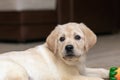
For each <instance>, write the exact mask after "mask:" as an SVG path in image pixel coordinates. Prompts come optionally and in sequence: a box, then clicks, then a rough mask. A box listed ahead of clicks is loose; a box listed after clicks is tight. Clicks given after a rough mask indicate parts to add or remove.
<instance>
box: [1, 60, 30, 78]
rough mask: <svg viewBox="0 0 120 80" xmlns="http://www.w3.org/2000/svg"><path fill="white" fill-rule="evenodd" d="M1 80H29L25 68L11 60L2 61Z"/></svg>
mask: <svg viewBox="0 0 120 80" xmlns="http://www.w3.org/2000/svg"><path fill="white" fill-rule="evenodd" d="M0 80H29V77H28V74H27V72H26V71H25V69H24V68H23V67H21V66H20V65H18V64H16V63H14V62H13V61H10V60H0Z"/></svg>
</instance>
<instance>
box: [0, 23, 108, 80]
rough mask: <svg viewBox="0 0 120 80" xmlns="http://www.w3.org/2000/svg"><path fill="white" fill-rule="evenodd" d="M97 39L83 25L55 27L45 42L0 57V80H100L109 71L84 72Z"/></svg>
mask: <svg viewBox="0 0 120 80" xmlns="http://www.w3.org/2000/svg"><path fill="white" fill-rule="evenodd" d="M96 40H97V38H96V35H95V34H94V33H93V32H92V31H91V30H90V29H89V28H87V26H86V25H85V24H83V23H80V24H79V23H67V24H64V25H58V26H57V27H56V28H55V29H54V30H53V31H52V32H51V34H50V35H49V36H48V38H47V40H46V42H45V43H44V44H42V45H39V46H37V47H34V48H31V49H28V50H25V51H12V52H7V53H4V54H1V55H0V80H103V79H102V78H107V77H108V74H109V72H108V70H105V69H102V68H99V69H98V68H96V69H93V68H87V67H86V66H85V57H86V53H87V51H88V50H89V49H90V48H91V47H93V45H94V44H95V43H96Z"/></svg>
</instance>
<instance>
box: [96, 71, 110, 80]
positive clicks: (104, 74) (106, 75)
mask: <svg viewBox="0 0 120 80" xmlns="http://www.w3.org/2000/svg"><path fill="white" fill-rule="evenodd" d="M98 71H99V73H100V75H101V78H109V70H106V69H99V70H98Z"/></svg>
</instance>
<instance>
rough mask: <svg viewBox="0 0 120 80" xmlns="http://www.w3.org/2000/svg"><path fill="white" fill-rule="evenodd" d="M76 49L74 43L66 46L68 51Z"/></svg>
mask: <svg viewBox="0 0 120 80" xmlns="http://www.w3.org/2000/svg"><path fill="white" fill-rule="evenodd" d="M73 49H74V47H73V45H67V46H66V47H65V50H66V51H68V52H69V51H72V50H73Z"/></svg>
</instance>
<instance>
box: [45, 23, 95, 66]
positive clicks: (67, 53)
mask: <svg viewBox="0 0 120 80" xmlns="http://www.w3.org/2000/svg"><path fill="white" fill-rule="evenodd" d="M46 42H47V44H48V47H49V49H50V50H51V51H52V52H53V53H54V54H55V55H58V57H60V59H62V60H63V61H64V62H66V63H67V64H74V63H76V62H80V60H81V58H82V56H84V54H85V53H86V51H88V50H89V49H90V48H91V47H92V46H93V45H94V44H95V43H96V35H95V34H94V33H93V32H92V31H91V30H90V29H89V28H87V26H86V25H84V24H83V23H80V24H78V23H67V24H64V25H58V26H57V27H56V28H55V29H54V30H53V31H52V33H51V34H50V35H49V36H48V38H47V41H46Z"/></svg>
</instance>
